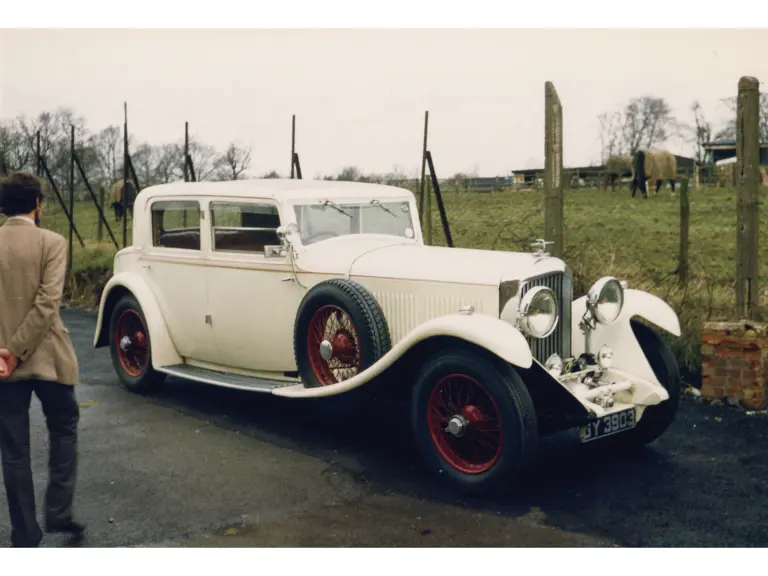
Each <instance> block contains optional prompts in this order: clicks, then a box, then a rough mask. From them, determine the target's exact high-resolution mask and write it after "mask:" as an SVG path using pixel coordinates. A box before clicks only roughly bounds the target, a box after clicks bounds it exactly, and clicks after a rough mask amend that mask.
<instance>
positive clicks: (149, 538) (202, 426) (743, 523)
mask: <svg viewBox="0 0 768 576" xmlns="http://www.w3.org/2000/svg"><path fill="white" fill-rule="evenodd" d="M62 315H63V318H64V322H65V324H66V325H67V327H68V328H69V330H70V335H71V336H72V339H73V341H74V343H75V346H76V348H77V352H78V356H79V358H80V363H81V374H82V379H83V384H82V385H80V386H79V387H78V389H77V393H78V399H79V401H80V403H81V425H80V470H79V478H78V488H77V504H76V506H77V511H78V514H79V518H80V519H81V520H82V521H84V522H85V523H87V525H88V536H87V538H86V539H85V540H84V541H83V542H81V543H79V544H78V545H80V546H99V547H101V546H110V547H111V546H546V547H559V546H761V547H762V546H766V545H768V506H767V505H766V502H767V501H766V495H767V494H768V417H765V416H760V415H754V416H749V415H747V414H745V413H744V412H741V411H738V410H735V409H732V408H727V407H720V408H715V407H711V406H707V405H704V404H699V403H695V402H693V401H692V400H685V401H684V402H683V405H682V409H681V413H680V415H679V417H678V420H677V421H676V422H675V423H674V425H673V427H672V428H671V429H670V430H669V432H668V433H667V434H666V435H665V436H663V437H662V438H661V439H660V440H658V441H657V442H656V443H654V444H653V445H651V446H650V447H648V448H647V449H645V450H642V451H640V452H639V453H630V454H616V453H613V452H612V449H611V448H609V447H608V445H602V446H601V445H599V444H595V445H587V446H582V445H580V444H579V442H578V438H577V435H576V434H575V432H573V433H571V432H569V433H564V434H561V435H559V436H556V437H554V438H551V439H548V440H546V441H544V442H543V443H542V445H541V447H540V450H539V455H538V457H537V459H536V461H535V462H534V464H533V466H532V468H531V469H530V470H529V471H528V472H527V473H526V474H525V475H524V477H523V478H521V479H520V481H519V482H517V483H515V484H514V485H513V486H510V489H509V492H508V493H507V494H505V495H503V496H501V497H496V498H494V499H491V498H487V499H462V498H459V497H457V495H456V494H453V493H451V492H449V491H447V490H445V489H444V488H442V487H441V486H440V485H439V484H438V483H436V482H435V481H434V480H433V479H432V478H431V477H430V476H428V475H427V474H425V473H424V472H423V470H422V469H421V467H420V460H419V457H418V454H417V453H416V451H415V447H414V445H413V441H412V439H411V437H410V429H409V425H408V421H407V419H406V418H404V417H403V416H404V415H403V412H402V411H400V410H395V409H393V408H392V407H391V406H386V405H384V406H382V405H367V406H364V407H363V408H361V409H360V410H359V411H356V412H354V413H353V414H352V415H349V414H347V413H344V412H340V411H338V410H337V409H336V407H335V405H334V404H332V403H328V402H314V401H304V400H291V399H281V398H275V397H272V396H268V395H263V394H254V393H246V392H240V391H235V390H225V389H219V388H214V387H210V386H205V385H202V384H197V383H194V382H185V381H181V380H178V379H169V380H168V381H167V383H166V385H165V386H164V387H163V389H162V390H161V391H160V392H159V393H158V394H157V395H155V396H152V397H142V396H137V395H134V394H131V393H130V392H127V391H126V390H124V389H123V388H121V387H120V385H119V383H118V381H117V377H116V376H115V374H114V371H113V369H112V365H111V361H110V357H109V351H108V350H107V349H99V350H94V349H93V348H92V345H91V342H92V339H93V330H94V326H95V315H94V314H92V313H87V312H81V311H77V310H64V311H62ZM32 415H33V418H32V443H33V445H32V450H33V468H34V472H35V477H36V489H37V499H38V502H41V501H42V496H43V490H44V488H45V481H46V475H47V473H46V461H47V440H46V431H45V426H44V421H43V419H42V413H41V410H40V407H39V404H38V403H37V402H36V401H35V402H33V408H32ZM384 422H386V423H387V426H386V428H385V427H384V425H383V423H384ZM393 422H394V423H396V424H397V425H394V426H393V424H392V423H393ZM0 498H2V502H0V545H2V546H8V545H9V540H10V528H9V521H8V513H7V508H6V506H5V501H4V498H5V494H4V492H3V491H2V489H0ZM38 514H39V515H40V512H39V513H38ZM43 545H44V546H67V545H74V544H73V543H71V542H68V541H67V539H66V537H64V536H58V535H56V536H46V538H45V539H44V541H43Z"/></svg>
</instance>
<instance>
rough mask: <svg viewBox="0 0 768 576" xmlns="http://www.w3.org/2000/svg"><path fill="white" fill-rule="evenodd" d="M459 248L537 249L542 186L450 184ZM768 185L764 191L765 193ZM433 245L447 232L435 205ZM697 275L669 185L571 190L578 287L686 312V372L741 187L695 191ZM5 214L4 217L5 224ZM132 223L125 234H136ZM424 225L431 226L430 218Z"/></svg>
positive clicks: (718, 307)
mask: <svg viewBox="0 0 768 576" xmlns="http://www.w3.org/2000/svg"><path fill="white" fill-rule="evenodd" d="M443 195H444V202H445V207H446V212H447V215H448V220H449V222H450V227H451V233H452V236H453V241H454V246H456V247H462V248H481V249H494V250H523V251H530V250H531V248H530V246H529V244H530V243H531V242H532V241H534V240H535V239H536V238H539V237H541V236H542V231H543V220H544V217H543V212H542V207H541V206H542V204H541V198H542V197H541V191H540V190H539V191H519V192H492V193H467V192H460V191H451V190H446V191H444V192H443ZM766 195H768V189H766V188H762V189H761V200H764V199H765V196H766ZM432 208H433V215H432V223H433V224H432V230H433V235H432V238H433V244H437V245H444V244H445V239H444V235H443V231H442V225H441V223H440V218H439V214H438V212H437V206H436V203H435V202H434V201H433V203H432ZM45 210H46V211H45V214H44V215H43V225H44V226H45V227H47V228H50V229H53V230H55V231H57V232H59V233H61V234H62V235H64V236H65V237H66V236H67V235H68V223H67V219H66V217H65V216H64V214H63V213H62V212H61V210H60V208H59V207H58V205H57V203H56V202H55V201H53V202H50V201H49V202H48V203H47V205H46V209H45ZM760 210H761V217H760V222H761V231H760V253H761V254H765V255H766V258H768V221H766V219H765V218H764V213H763V207H762V203H761V205H760ZM690 213H691V225H690V248H689V259H690V280H689V282H688V285H687V286H686V287H680V286H679V283H678V281H677V278H676V276H675V275H674V272H675V270H676V269H677V267H678V250H679V242H680V240H679V227H680V205H679V195H675V196H674V197H673V196H672V195H671V194H670V191H669V190H668V189H664V190H662V192H661V193H660V194H659V195H657V196H653V195H652V196H651V197H649V198H648V199H647V200H643V199H642V198H641V197H640V196H639V195H638V196H637V197H635V198H631V197H630V193H629V191H628V190H627V189H626V188H623V189H618V190H617V191H615V192H612V191H610V190H607V191H603V190H595V189H575V190H567V191H566V193H565V222H566V232H565V235H566V236H565V243H566V255H565V260H566V262H567V263H568V265H569V266H570V268H571V269H572V270H573V273H574V279H575V282H576V286H575V288H576V292H577V295H581V294H582V293H583V292H584V291H586V290H587V289H588V288H589V286H590V285H591V284H592V283H593V282H594V281H595V280H597V279H598V278H599V277H601V276H604V275H613V276H616V277H619V278H621V279H626V280H627V281H628V282H629V284H630V287H633V288H638V289H643V290H648V291H650V292H652V293H654V294H656V295H658V296H660V297H662V298H664V299H665V300H667V301H668V302H669V303H670V304H671V305H672V306H673V307H674V308H675V310H676V311H677V313H678V314H679V315H680V317H681V322H682V324H683V330H684V334H683V338H681V339H679V340H676V341H674V342H673V347H674V349H675V352H676V354H677V356H678V359H679V360H680V362H681V364H682V365H683V367H684V369H685V370H686V372H688V373H689V374H690V375H694V376H695V375H698V373H699V371H700V356H699V330H700V328H701V326H702V325H703V323H704V322H705V321H706V320H708V319H711V320H727V319H733V309H734V303H735V296H734V291H733V281H734V279H735V274H736V260H735V256H736V198H735V191H734V190H732V189H724V188H703V189H701V190H691V191H690ZM106 214H107V218H108V219H109V223H110V226H111V227H112V229H113V233H114V234H115V237H116V238H117V240H118V242H122V225H119V224H117V223H116V222H115V220H114V215H113V214H112V213H111V211H109V210H107V212H106ZM1 222H2V217H1V216H0V223H1ZM97 222H98V214H97V211H96V209H95V207H94V206H93V205H92V204H91V203H90V202H87V203H77V204H76V207H75V224H76V226H77V228H78V229H79V231H80V234H81V235H82V237H83V239H84V240H85V242H86V248H85V249H83V248H81V247H80V245H79V244H78V242H77V239H75V245H74V252H73V272H74V274H73V279H72V280H71V282H70V283H69V287H68V291H69V295H70V298H71V299H72V300H75V301H78V300H79V301H86V300H89V299H91V300H92V298H93V290H92V288H93V286H92V285H93V284H98V283H99V282H103V281H104V280H105V278H107V277H108V275H109V273H110V269H111V264H112V257H113V256H114V253H115V248H114V246H113V245H112V243H111V241H110V239H109V236H108V234H107V232H106V230H104V233H103V239H102V241H101V242H98V241H97ZM130 224H131V221H129V226H128V234H129V241H130ZM422 227H423V229H424V230H425V235H426V230H427V225H426V222H425V223H424V224H423V226H422ZM765 270H766V267H765V266H762V267H761V278H760V286H761V289H760V291H761V295H760V296H761V304H762V306H763V307H764V309H768V274H766V272H765Z"/></svg>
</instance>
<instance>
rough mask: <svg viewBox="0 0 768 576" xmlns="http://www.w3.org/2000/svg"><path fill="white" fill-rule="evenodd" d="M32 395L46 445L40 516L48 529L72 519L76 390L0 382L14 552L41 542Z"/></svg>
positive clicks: (0, 432)
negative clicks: (41, 419)
mask: <svg viewBox="0 0 768 576" xmlns="http://www.w3.org/2000/svg"><path fill="white" fill-rule="evenodd" d="M33 392H34V393H35V395H36V396H37V397H38V398H39V399H40V403H41V404H42V407H43V413H44V414H45V419H46V424H47V426H48V435H49V442H50V454H49V459H48V474H49V476H48V489H47V491H46V494H45V511H44V514H45V523H46V524H59V523H65V522H68V521H69V520H71V519H72V502H73V500H74V492H75V479H76V474H77V424H78V421H79V419H80V409H79V407H78V405H77V401H76V400H75V391H74V386H70V385H66V384H58V383H56V382H43V381H39V380H24V381H19V382H3V381H0V452H1V453H2V463H3V480H4V483H5V492H6V496H7V498H8V510H9V512H10V516H11V544H12V545H13V546H18V547H36V546H37V545H38V544H39V543H40V540H42V531H41V530H40V526H39V525H38V523H37V514H36V511H35V489H34V485H33V482H32V464H31V460H30V445H29V407H30V403H31V400H32V393H33Z"/></svg>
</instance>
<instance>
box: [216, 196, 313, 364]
mask: <svg viewBox="0 0 768 576" xmlns="http://www.w3.org/2000/svg"><path fill="white" fill-rule="evenodd" d="M210 215H211V218H210V222H209V223H208V226H209V227H210V230H211V234H210V237H211V252H210V259H209V265H208V267H207V283H208V297H209V309H210V311H211V316H212V327H213V334H214V338H215V340H216V345H217V347H218V353H219V357H220V359H221V363H222V364H226V365H227V366H231V367H236V368H241V369H246V370H254V371H259V372H279V373H282V372H293V371H295V370H296V361H295V359H294V354H293V324H294V319H295V317H296V311H297V310H298V306H299V304H300V303H301V299H302V297H303V296H304V292H303V290H302V289H301V288H300V287H299V286H297V285H296V283H295V282H290V281H287V279H289V278H291V277H292V276H291V264H290V260H289V258H288V256H279V257H274V256H271V257H269V258H267V257H266V256H265V252H264V247H265V246H279V245H280V241H279V240H278V238H277V233H276V232H277V227H278V226H279V225H280V216H279V210H278V207H277V204H276V203H275V202H273V201H271V200H267V199H250V198H249V199H245V198H217V199H215V200H211V203H210Z"/></svg>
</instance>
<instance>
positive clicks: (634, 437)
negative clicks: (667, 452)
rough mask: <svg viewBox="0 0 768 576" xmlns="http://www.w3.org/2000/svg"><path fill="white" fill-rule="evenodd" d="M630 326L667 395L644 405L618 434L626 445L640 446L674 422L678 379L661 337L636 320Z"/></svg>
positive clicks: (674, 361) (678, 373)
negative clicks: (639, 414) (635, 420)
mask: <svg viewBox="0 0 768 576" xmlns="http://www.w3.org/2000/svg"><path fill="white" fill-rule="evenodd" d="M631 325H632V330H633V332H634V333H635V337H636V338H637V341H638V343H639V344H640V348H642V350H643V353H644V354H645V356H646V358H647V359H648V363H649V364H650V365H651V369H652V370H653V373H654V374H655V375H656V378H657V379H658V380H659V382H660V383H661V385H662V386H663V387H664V389H665V390H666V391H667V393H668V394H669V399H668V400H664V401H663V402H661V404H656V405H654V406H648V407H647V408H646V409H645V410H644V411H643V415H642V417H641V418H640V420H639V421H638V423H637V425H636V426H635V427H634V428H633V429H632V430H628V431H627V432H626V433H624V434H620V435H619V437H620V438H621V440H622V441H624V442H626V443H629V444H634V445H636V446H642V445H645V444H650V443H651V442H653V441H654V440H656V439H657V438H658V437H659V436H661V435H662V434H663V433H664V432H666V430H667V428H669V426H670V425H671V424H672V422H673V421H674V420H675V416H676V415H677V411H678V409H679V407H680V390H681V387H682V378H681V377H680V368H679V366H678V364H677V361H676V360H675V356H674V354H673V353H672V350H671V349H670V348H669V346H668V345H667V344H666V343H665V342H664V341H663V340H662V339H661V337H660V336H659V335H658V334H657V333H656V332H654V331H653V330H652V329H651V328H650V327H648V326H646V325H645V324H641V323H640V322H638V321H636V320H632V321H631Z"/></svg>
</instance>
